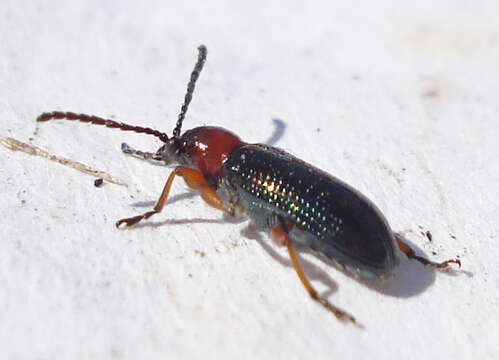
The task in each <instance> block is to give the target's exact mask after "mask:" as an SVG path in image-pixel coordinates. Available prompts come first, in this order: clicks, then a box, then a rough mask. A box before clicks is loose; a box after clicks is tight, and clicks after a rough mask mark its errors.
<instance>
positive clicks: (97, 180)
mask: <svg viewBox="0 0 499 360" xmlns="http://www.w3.org/2000/svg"><path fill="white" fill-rule="evenodd" d="M103 183H104V179H102V178H99V179H95V181H94V185H95V187H100V186H101V185H102V184H103Z"/></svg>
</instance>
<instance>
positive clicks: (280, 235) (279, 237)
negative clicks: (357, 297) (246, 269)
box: [269, 224, 355, 323]
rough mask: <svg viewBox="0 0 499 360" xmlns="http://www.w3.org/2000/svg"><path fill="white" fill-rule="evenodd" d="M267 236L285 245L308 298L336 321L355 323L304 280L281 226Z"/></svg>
mask: <svg viewBox="0 0 499 360" xmlns="http://www.w3.org/2000/svg"><path fill="white" fill-rule="evenodd" d="M269 236H270V237H271V239H272V240H273V241H274V242H275V243H276V244H278V245H283V246H284V245H285V246H286V247H287V248H288V252H289V257H290V258H291V262H292V263H293V267H294V268H295V271H296V274H297V275H298V277H299V278H300V281H301V283H302V284H303V286H304V287H305V289H306V290H307V292H308V294H309V295H310V297H311V298H312V299H313V300H315V301H317V302H318V303H320V304H321V305H322V306H324V307H325V308H326V309H328V310H329V311H331V312H332V313H333V314H334V315H335V316H336V317H337V318H338V319H340V320H350V321H351V322H353V323H355V318H354V317H353V316H352V315H350V314H349V313H347V312H345V311H343V310H341V309H339V308H337V307H336V306H334V305H333V304H331V303H330V302H329V301H327V300H326V299H325V298H323V297H321V296H320V295H319V294H318V293H317V290H315V289H314V287H313V286H312V284H311V283H310V281H308V279H307V278H306V276H305V274H304V273H303V269H302V267H301V265H300V262H299V261H298V256H297V255H296V251H295V248H294V245H293V242H292V240H291V239H290V238H289V236H288V233H287V232H286V231H285V230H284V229H283V227H282V225H279V224H276V225H273V226H271V227H270V228H269Z"/></svg>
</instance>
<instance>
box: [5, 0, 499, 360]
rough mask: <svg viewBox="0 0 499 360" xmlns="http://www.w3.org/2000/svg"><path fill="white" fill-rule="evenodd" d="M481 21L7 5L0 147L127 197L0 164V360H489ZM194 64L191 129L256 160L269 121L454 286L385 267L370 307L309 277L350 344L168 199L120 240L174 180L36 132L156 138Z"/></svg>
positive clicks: (164, 6) (185, 200) (492, 98)
mask: <svg viewBox="0 0 499 360" xmlns="http://www.w3.org/2000/svg"><path fill="white" fill-rule="evenodd" d="M244 4H246V5H244ZM497 4H498V3H497V1H495V0H490V1H461V2H455V1H439V2H435V1H427V0H424V1H418V2H414V1H404V2H401V1H384V0H380V1H375V2H372V1H355V2H350V1H344V2H331V1H324V2H321V3H315V4H313V5H312V4H311V5H304V3H302V2H300V1H285V2H284V1H283V2H278V1H274V2H271V1H261V2H260V1H251V2H245V3H243V2H239V3H237V2H233V1H209V2H208V1H206V2H200V3H198V4H197V5H195V4H194V2H192V1H189V2H187V1H186V2H184V4H183V3H182V2H180V1H175V2H165V1H152V2H141V5H139V2H137V3H135V2H132V1H106V2H101V1H74V2H68V1H13V0H3V1H2V6H1V9H0V17H1V18H0V39H1V41H0V64H1V66H0V134H1V135H4V136H11V137H15V138H17V139H19V140H22V141H28V140H31V141H32V143H33V144H36V145H37V146H40V147H42V148H44V149H47V150H49V151H51V152H52V153H55V154H58V155H62V156H65V157H69V158H72V159H74V160H77V161H81V162H84V163H86V164H89V165H92V166H94V167H96V168H98V169H101V170H106V171H108V172H109V173H111V174H113V175H115V176H118V177H120V178H122V179H124V180H125V181H126V182H127V183H128V184H129V186H128V187H123V186H116V185H112V184H106V185H105V186H103V187H102V188H99V189H97V188H95V187H94V186H93V180H94V179H93V178H92V177H90V176H87V175H82V174H80V173H78V172H76V171H74V170H72V169H69V168H64V167H62V166H60V165H57V164H55V163H51V162H48V161H46V160H43V159H41V158H37V157H33V156H29V155H26V154H22V153H19V152H12V151H10V150H7V149H4V148H3V147H2V148H0V192H1V199H2V201H1V203H0V229H1V230H0V231H1V235H2V236H1V240H0V254H1V256H0V353H2V354H3V355H1V356H0V357H1V358H2V359H90V358H91V359H109V358H124V359H134V358H147V359H164V358H186V359H187V358H205V359H215V358H217V359H218V358H224V359H225V358H226V359H233V358H236V357H237V358H248V359H249V358H271V357H272V358H286V359H295V358H296V359H298V358H300V359H303V358H315V359H325V358H329V359H342V360H344V359H362V358H368V357H369V358H373V359H430V358H433V359H444V358H447V359H470V358H476V359H491V358H493V357H494V355H496V356H497V354H498V352H499V345H498V342H497V330H498V325H497V324H498V321H499V313H498V312H499V310H498V309H499V280H498V278H499V277H498V271H499V270H498V259H499V250H498V249H499V248H498V246H497V241H498V240H499V239H498V216H499V207H498V203H499V187H498V181H499V163H498V159H499V145H498V143H497V142H498V138H499V101H498V94H499V80H498V79H499V78H498V75H497V64H499V27H498V23H497V15H498V14H499V7H498V5H497ZM200 43H205V44H206V45H207V46H208V50H209V54H208V62H207V64H206V67H205V70H204V72H203V74H202V75H201V78H200V82H199V83H198V88H197V92H196V94H195V97H194V100H193V102H192V104H191V109H190V111H189V113H188V116H187V119H186V122H185V129H187V128H189V127H193V126H197V125H201V124H212V125H220V126H224V127H227V128H229V129H232V130H233V131H235V132H236V133H238V134H240V135H241V136H242V137H243V138H244V139H245V140H247V141H250V142H262V141H266V140H267V139H269V137H270V136H271V133H272V132H273V130H274V128H273V123H272V120H271V119H272V118H274V117H277V118H280V119H282V120H283V121H284V122H285V124H286V128H285V130H284V133H283V134H282V137H281V138H280V139H279V140H278V142H277V143H276V145H277V146H279V147H282V148H284V149H287V150H289V151H291V152H292V153H293V154H295V155H297V156H299V157H301V158H303V159H305V160H307V161H309V162H311V163H313V164H315V165H317V166H319V167H321V168H323V169H325V170H327V171H329V172H331V173H333V174H335V175H337V176H338V177H340V178H342V179H344V180H345V181H347V182H349V183H351V184H352V185H354V186H355V187H357V188H358V189H359V190H361V191H362V192H364V193H365V194H366V195H368V196H369V197H370V198H372V200H374V201H375V202H376V203H377V204H378V206H379V207H380V208H381V209H382V210H383V212H384V213H385V215H386V216H387V218H388V219H389V221H390V223H391V225H392V227H393V229H394V230H395V231H404V230H405V231H407V230H410V231H409V232H406V235H407V238H408V239H409V240H410V241H411V242H412V243H413V244H414V245H416V247H417V248H418V249H419V250H418V251H421V252H422V253H425V254H426V255H429V256H432V254H431V253H432V251H435V252H437V253H438V254H437V255H436V256H434V257H436V258H438V259H444V258H450V257H454V256H456V255H459V256H460V258H461V260H462V262H463V269H464V270H465V271H466V272H463V273H459V274H457V276H449V275H447V274H441V273H435V272H433V271H431V270H430V269H426V268H423V267H422V266H420V265H419V264H415V263H413V262H409V261H406V260H403V261H402V264H401V267H400V269H399V274H398V276H397V277H396V278H395V279H393V280H392V281H391V282H389V283H387V284H384V285H383V288H378V289H376V288H371V287H367V286H365V285H363V284H361V283H359V282H357V281H354V280H352V279H351V278H349V277H347V276H345V275H344V274H343V273H341V272H339V271H337V270H336V269H334V268H332V267H329V266H327V265H326V264H324V263H322V262H320V261H318V260H316V259H315V258H313V257H310V256H307V255H304V256H303V257H304V258H305V260H307V263H308V265H306V266H305V268H306V271H307V273H308V274H310V276H311V277H312V278H313V279H315V280H314V283H315V284H316V285H317V287H318V288H319V289H320V290H321V291H327V292H328V293H329V294H330V299H331V301H333V302H334V303H336V304H337V305H339V306H341V307H343V308H345V309H346V310H348V311H350V312H351V313H353V314H354V315H355V316H356V317H357V318H358V319H359V320H360V322H361V323H362V324H363V325H364V326H365V329H364V330H360V329H358V328H356V327H354V326H351V325H348V324H342V323H340V322H338V321H337V320H336V319H335V318H334V317H333V316H331V315H330V314H328V313H327V312H325V311H324V310H323V309H322V308H321V307H320V306H318V305H316V304H314V303H313V302H312V301H311V300H310V299H309V298H308V297H307V295H306V293H305V291H304V289H303V288H302V286H301V284H300V283H299V281H298V279H297V277H296V274H295V273H294V271H293V270H292V268H291V267H290V263H289V261H288V260H287V256H286V252H285V251H284V250H283V249H278V248H275V247H274V245H273V244H271V243H270V241H269V240H268V238H267V237H266V236H263V235H262V236H261V237H260V238H259V239H260V240H261V241H256V240H255V239H254V237H255V236H245V234H246V233H247V232H245V231H244V229H245V227H246V224H245V223H239V224H233V223H228V222H226V221H225V220H224V219H223V218H222V217H221V215H220V214H219V213H218V212H217V211H216V210H213V209H211V208H209V207H208V206H206V205H204V204H203V203H202V201H201V200H200V199H199V198H198V197H193V196H183V195H181V194H183V193H185V185H184V184H183V183H181V182H180V181H179V182H177V183H175V184H174V187H173V194H174V195H175V196H173V200H177V201H174V202H172V203H171V204H168V206H167V207H166V208H165V210H164V212H163V213H162V214H161V215H159V216H155V217H153V218H152V219H151V220H150V221H148V222H147V223H144V224H143V225H142V226H138V227H137V228H135V229H132V230H127V231H123V230H117V229H115V227H114V221H115V220H117V219H120V218H122V217H126V216H130V215H134V214H137V213H140V212H143V211H145V210H147V209H149V208H150V207H151V206H152V204H153V202H154V201H155V200H156V198H157V197H158V196H159V193H160V191H161V188H162V186H163V183H164V181H165V180H166V177H167V175H168V173H169V170H168V169H165V168H161V167H158V166H151V165H149V164H147V163H144V162H141V161H139V160H136V159H132V158H129V157H125V156H123V155H122V154H121V153H120V150H119V145H120V143H121V141H127V142H128V143H130V144H131V145H134V146H136V147H138V148H140V149H143V150H156V148H157V147H158V146H159V143H158V141H157V140H156V139H155V138H153V137H150V136H141V135H133V134H127V133H123V132H120V131H116V130H114V131H113V130H108V129H104V128H99V127H96V126H89V125H84V124H74V123H70V122H64V121H59V122H50V123H46V124H40V126H37V124H36V123H35V122H34V119H35V118H36V116H37V115H38V114H39V113H40V112H42V111H48V110H56V109H59V110H72V111H76V112H85V113H89V114H96V115H100V116H105V117H108V116H115V117H116V119H118V120H120V121H125V122H129V123H132V124H136V125H142V126H150V127H153V128H157V129H159V130H164V131H168V132H171V129H172V128H173V125H174V123H175V120H176V116H177V113H178V111H179V108H180V103H181V101H182V99H183V95H184V91H185V87H186V81H187V78H188V76H189V73H190V71H191V69H192V66H193V64H194V61H195V58H196V47H197V45H199V44H200ZM317 129H320V131H318V130H317ZM420 227H421V228H422V229H423V230H424V231H426V230H430V231H431V232H432V234H433V242H429V241H428V240H427V239H426V237H424V236H422V235H421V233H420V232H421V228H420ZM451 235H452V236H454V237H455V239H454V238H453V237H452V236H451ZM266 249H267V251H266ZM203 254H204V256H202V255H203ZM281 258H282V259H281ZM280 259H281V261H279V260H280ZM334 284H337V290H338V291H330V290H328V288H332V289H333V290H334V289H335V287H336V285H334ZM496 358H497V357H496Z"/></svg>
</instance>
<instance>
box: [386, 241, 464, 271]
mask: <svg viewBox="0 0 499 360" xmlns="http://www.w3.org/2000/svg"><path fill="white" fill-rule="evenodd" d="M395 239H396V240H397V244H398V246H399V249H400V251H402V252H403V253H404V254H405V255H406V256H407V257H408V258H409V259H414V260H417V261H419V262H420V263H421V264H423V265H431V266H433V267H435V268H439V269H441V268H446V267H448V266H449V264H451V263H453V264H457V265H459V267H461V260H459V259H450V260H446V261H443V262H440V263H438V262H434V261H430V260H428V259H425V258H424V257H421V256H417V255H416V253H415V252H414V250H413V249H411V247H410V246H409V245H407V244H406V243H405V242H403V241H402V239H401V238H400V237H398V236H395Z"/></svg>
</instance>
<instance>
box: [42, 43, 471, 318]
mask: <svg viewBox="0 0 499 360" xmlns="http://www.w3.org/2000/svg"><path fill="white" fill-rule="evenodd" d="M198 50H199V54H198V60H197V62H196V65H195V66H194V70H193V71H192V73H191V78H190V81H189V83H188V85H187V93H186V95H185V98H184V103H183V104H182V108H181V111H180V114H179V116H178V120H177V123H176V125H175V128H174V130H173V133H172V136H171V137H169V136H168V135H167V134H166V133H162V132H160V131H157V130H153V129H150V128H145V127H140V126H133V125H128V124H125V123H120V122H116V121H113V120H109V119H103V118H100V117H97V116H90V115H85V114H76V113H73V112H61V111H53V112H48V113H43V114H41V115H40V116H38V118H37V121H48V120H51V119H67V120H78V121H82V122H88V123H92V124H95V125H104V126H106V127H109V128H117V129H120V130H124V131H133V132H137V133H144V134H148V135H153V136H156V137H157V138H159V139H160V140H161V141H162V142H163V145H162V146H161V147H160V148H159V149H158V151H156V152H155V153H150V152H142V151H139V150H135V149H133V148H131V147H130V146H128V145H126V144H122V151H123V152H125V153H127V154H131V155H135V156H137V157H140V158H142V159H145V160H156V161H160V162H163V163H165V164H166V165H169V164H176V167H175V168H174V170H173V171H172V173H171V174H170V176H169V177H168V179H167V181H166V183H165V185H164V188H163V191H162V193H161V195H160V197H159V199H158V201H157V203H156V205H155V206H154V208H153V210H151V211H148V212H145V213H144V214H141V215H138V216H133V217H130V218H126V219H122V220H119V221H117V222H116V226H117V227H119V226H120V225H122V224H124V225H126V226H131V225H134V224H136V223H138V222H139V221H141V220H145V219H147V218H149V217H150V216H152V215H154V214H157V213H159V212H161V210H162V209H163V206H164V204H165V202H166V199H167V198H168V194H169V193H170V187H171V185H172V182H173V180H174V179H175V177H176V176H180V177H182V178H183V179H184V180H185V182H186V183H187V185H188V186H189V187H191V188H192V189H195V190H197V191H198V192H199V193H200V195H201V197H202V198H203V200H204V201H205V202H207V203H208V204H209V205H211V206H213V207H214V208H217V209H219V210H222V211H224V212H225V213H227V214H229V215H231V216H234V215H235V214H236V213H243V214H246V215H247V216H248V217H249V218H250V219H251V220H252V221H253V222H254V223H255V224H256V225H257V226H258V228H259V229H260V230H262V231H266V232H267V233H268V234H269V236H270V238H271V239H272V240H273V241H274V242H275V243H276V244H278V245H281V246H286V247H287V250H288V253H289V256H290V258H291V261H292V263H293V266H294V269H295V270H296V273H297V274H298V277H299V279H300V281H301V282H302V284H303V286H304V287H305V288H306V290H307V291H308V293H309V295H310V296H311V297H312V299H314V300H315V301H317V302H319V303H320V304H322V305H323V306H324V307H325V308H327V309H328V310H330V311H331V312H333V313H334V314H335V315H336V317H337V318H339V319H343V320H350V321H352V322H355V318H354V317H353V316H352V315H350V314H349V313H347V312H345V311H343V310H341V309H340V308H338V307H336V306H334V305H333V304H331V303H330V302H329V301H328V300H327V299H325V298H323V297H321V296H320V295H319V294H318V293H317V291H316V290H315V289H314V287H313V286H312V284H311V283H310V281H309V280H308V279H307V277H306V276H305V274H304V272H303V270H302V267H301V265H300V262H299V260H298V257H297V255H296V251H295V246H296V245H298V246H302V247H308V248H310V249H311V250H312V251H314V252H316V253H319V254H320V255H323V256H326V257H327V258H328V259H329V260H332V261H333V262H334V263H336V264H337V265H339V266H340V267H342V268H344V269H345V270H347V271H348V272H350V273H352V274H353V275H355V276H359V277H363V278H372V277H387V276H389V275H391V274H392V273H393V272H394V269H395V268H396V266H397V265H398V263H399V259H398V254H397V247H398V248H399V249H400V250H401V251H402V252H403V253H404V254H406V256H407V257H409V258H410V259H415V260H417V261H419V262H421V263H422V264H424V265H431V266H433V267H436V268H445V267H447V266H448V265H449V264H451V263H455V264H458V265H459V266H461V262H460V261H459V260H458V259H450V260H447V261H444V262H441V263H437V262H433V261H430V260H427V259H425V258H423V257H420V256H417V255H416V254H415V252H414V250H413V249H411V248H410V247H409V245H407V244H406V243H405V242H403V241H402V239H400V237H398V236H397V235H395V234H394V233H393V231H392V230H391V229H390V226H389V225H388V222H387V221H386V219H385V217H384V216H383V214H382V213H381V211H380V210H378V208H377V207H376V206H375V205H374V204H373V203H372V202H371V201H370V200H369V199H367V198H366V197H365V196H364V195H362V194H361V193H360V192H359V191H357V190H355V189H354V188H352V187H351V186H349V185H347V184H345V183H344V182H342V181H341V180H339V179H337V178H335V177H333V176H331V175H329V174H327V173H326V172H324V171H322V170H320V169H317V168H316V167H314V166H312V165H310V164H307V163H306V162H304V161H302V160H300V159H298V158H296V157H294V156H292V155H290V154H289V153H287V152H285V151H283V150H281V149H278V148H275V147H271V146H268V145H264V144H248V143H245V142H244V141H242V140H241V139H240V138H239V137H238V136H236V135H235V134H234V133H232V132H230V131H228V130H226V129H224V128H221V127H215V126H200V127H196V128H193V129H190V130H187V131H185V132H184V133H183V134H181V129H182V123H183V120H184V118H185V114H186V113H187V109H188V107H189V104H190V102H191V99H192V95H193V92H194V88H195V85H196V81H197V79H198V77H199V74H200V72H201V70H202V69H203V65H204V63H205V61H206V55H207V50H206V47H205V46H204V45H201V46H199V48H198ZM222 193H223V194H225V196H221V194H222Z"/></svg>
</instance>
